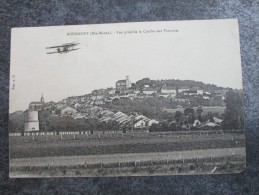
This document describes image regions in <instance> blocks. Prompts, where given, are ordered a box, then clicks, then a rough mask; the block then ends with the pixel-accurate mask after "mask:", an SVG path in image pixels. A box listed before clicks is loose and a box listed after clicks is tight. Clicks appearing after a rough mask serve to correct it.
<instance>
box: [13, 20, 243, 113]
mask: <svg viewBox="0 0 259 195" xmlns="http://www.w3.org/2000/svg"><path fill="white" fill-rule="evenodd" d="M75 33H79V34H80V33H81V34H80V35H76V34H75ZM87 33H88V34H87ZM105 33H106V34H105ZM71 34H73V35H71ZM71 42H77V43H79V45H78V46H77V47H78V48H79V49H78V50H76V51H71V52H68V53H65V54H58V53H56V54H46V53H47V52H50V51H55V50H54V49H53V50H50V49H46V47H50V46H56V45H62V44H64V43H71ZM126 75H128V76H129V78H130V80H131V82H133V83H134V82H136V81H138V80H140V79H142V78H146V77H148V78H150V79H155V80H156V79H180V80H181V79H182V80H195V81H202V82H204V83H207V84H209V83H210V84H215V85H218V86H222V87H231V88H237V89H241V88H242V71H241V59H240V45H239V30H238V21H237V20H236V19H229V20H200V21H199V20H196V21H167V22H137V23H118V24H98V25H74V26H56V27H53V26H52V27H27V28H13V29H12V34H11V69H10V103H9V112H10V113H11V112H14V111H17V110H26V109H27V108H28V105H29V103H30V102H32V101H39V100H40V97H41V95H42V93H43V95H44V98H45V102H48V101H54V102H56V101H60V100H62V99H64V98H67V97H69V96H77V95H84V94H87V93H90V92H91V91H92V90H94V89H100V88H107V87H115V82H116V81H117V80H121V79H125V77H126ZM13 84H14V85H15V86H14V89H13Z"/></svg>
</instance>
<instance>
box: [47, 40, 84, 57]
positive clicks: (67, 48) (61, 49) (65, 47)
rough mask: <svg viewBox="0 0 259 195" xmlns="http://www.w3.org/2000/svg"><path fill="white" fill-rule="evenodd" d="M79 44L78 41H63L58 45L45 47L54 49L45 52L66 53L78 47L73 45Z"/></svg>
mask: <svg viewBox="0 0 259 195" xmlns="http://www.w3.org/2000/svg"><path fill="white" fill-rule="evenodd" d="M77 45H79V43H75V42H74V43H65V44H63V45H58V46H52V47H46V49H54V50H56V51H52V52H48V53H47V54H53V53H60V54H62V53H67V52H70V51H75V50H78V49H80V48H74V47H75V46H77Z"/></svg>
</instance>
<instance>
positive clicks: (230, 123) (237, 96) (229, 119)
mask: <svg viewBox="0 0 259 195" xmlns="http://www.w3.org/2000/svg"><path fill="white" fill-rule="evenodd" d="M225 104H226V110H225V113H224V116H225V118H224V120H223V129H242V128H243V123H244V116H243V98H242V92H241V91H237V90H229V91H228V92H227V93H226V98H225Z"/></svg>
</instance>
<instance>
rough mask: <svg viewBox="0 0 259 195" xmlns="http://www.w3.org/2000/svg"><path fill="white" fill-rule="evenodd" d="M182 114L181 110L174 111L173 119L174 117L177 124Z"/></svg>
mask: <svg viewBox="0 0 259 195" xmlns="http://www.w3.org/2000/svg"><path fill="white" fill-rule="evenodd" d="M182 116H183V113H182V112H181V111H176V112H175V115H174V119H175V121H176V124H177V125H179V124H180V121H181V119H182Z"/></svg>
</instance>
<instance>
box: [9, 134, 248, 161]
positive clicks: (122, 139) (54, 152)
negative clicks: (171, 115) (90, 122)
mask: <svg viewBox="0 0 259 195" xmlns="http://www.w3.org/2000/svg"><path fill="white" fill-rule="evenodd" d="M244 146H245V140H244V135H243V134H234V133H231V134H199V133H198V134H175V133H145V134H134V135H132V134H123V135H121V134H116V135H100V137H99V135H90V136H87V135H77V136H73V135H63V136H62V139H61V137H60V136H48V137H45V136H35V137H34V138H32V136H30V137H11V138H10V158H11V159H13V158H32V157H44V156H75V155H80V156H82V155H103V154H124V153H150V152H170V151H185V150H199V149H217V148H236V147H244Z"/></svg>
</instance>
